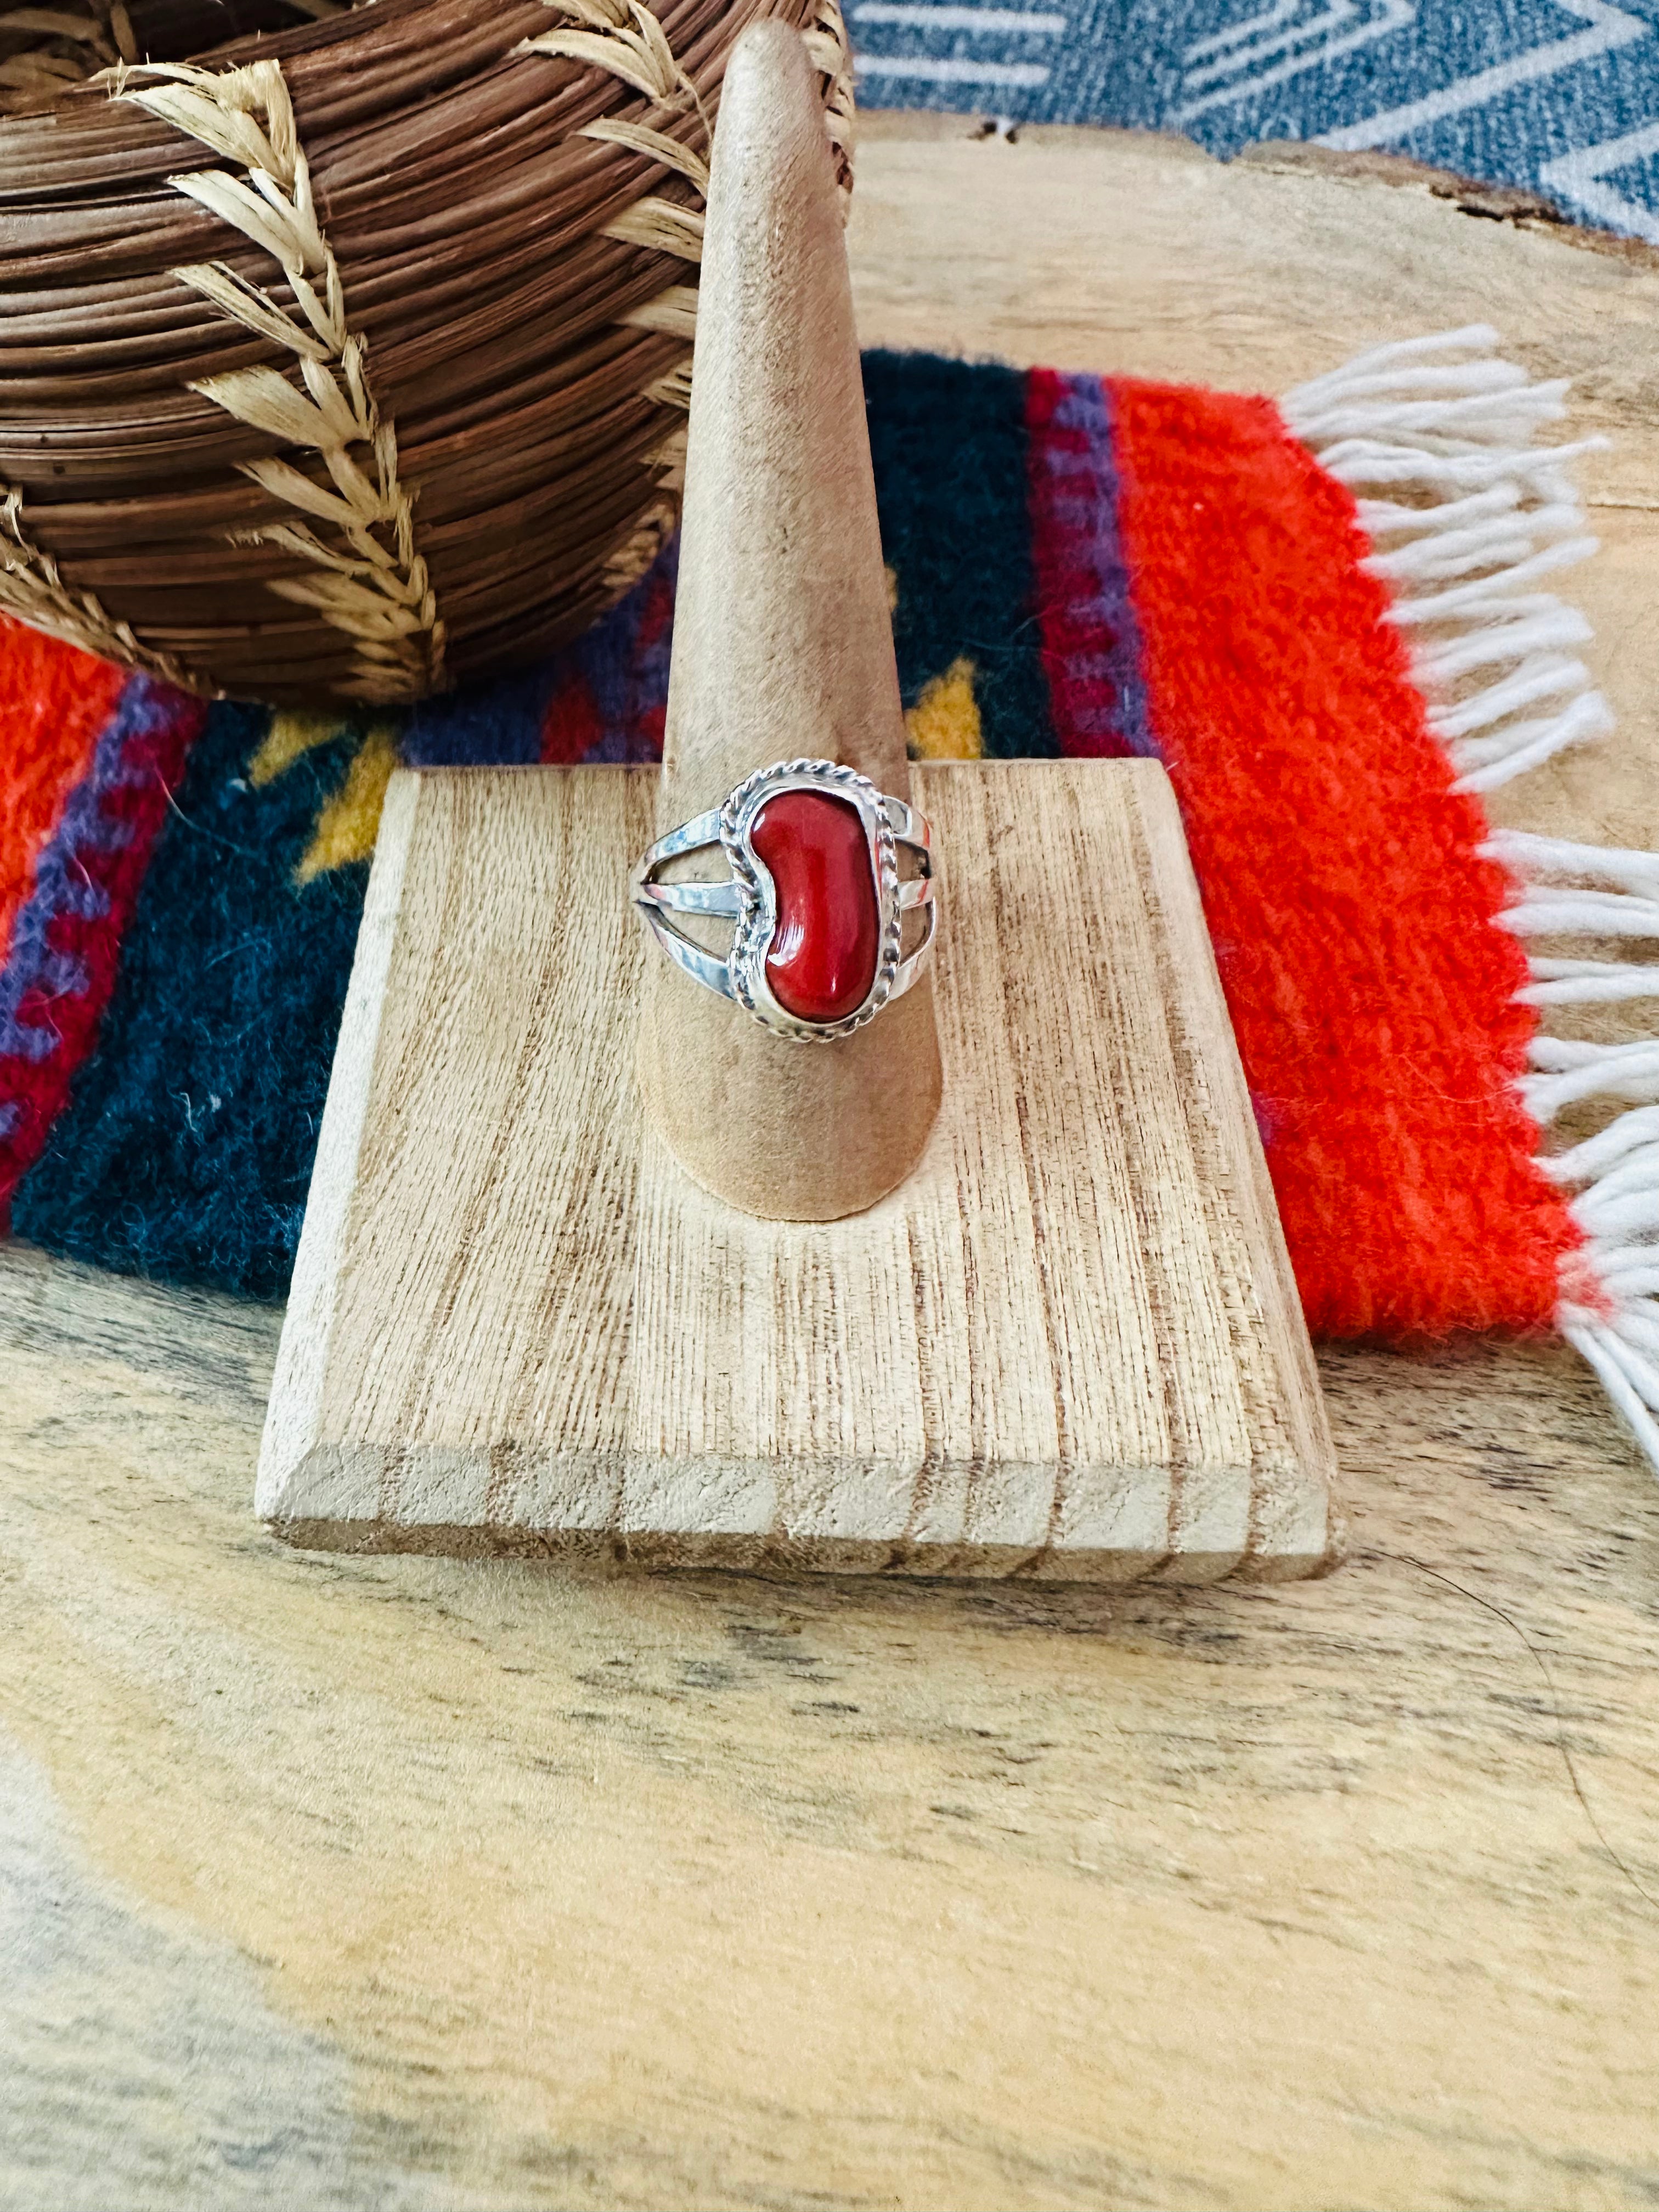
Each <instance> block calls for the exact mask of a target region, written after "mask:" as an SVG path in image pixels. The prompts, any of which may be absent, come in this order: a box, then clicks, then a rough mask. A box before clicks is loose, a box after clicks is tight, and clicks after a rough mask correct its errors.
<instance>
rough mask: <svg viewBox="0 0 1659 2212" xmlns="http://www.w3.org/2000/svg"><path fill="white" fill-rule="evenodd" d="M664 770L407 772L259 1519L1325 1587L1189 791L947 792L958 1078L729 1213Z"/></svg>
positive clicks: (1277, 1248)
mask: <svg viewBox="0 0 1659 2212" xmlns="http://www.w3.org/2000/svg"><path fill="white" fill-rule="evenodd" d="M653 783H654V778H653V774H652V772H651V771H649V770H633V771H628V770H621V769H571V770H541V769H505V770H486V769H456V770H448V771H436V772H429V773H427V774H424V775H420V776H415V775H404V776H402V777H400V778H399V779H398V780H397V781H396V783H395V784H394V787H393V791H392V796H391V803H390V804H389V805H388V809H387V814H386V822H385V824H384V825H383V828H382V832H381V840H382V842H381V847H380V856H379V858H378V859H377V861H376V864H375V875H374V880H373V882H372V884H371V888H370V895H369V901H368V915H367V918H366V921H365V936H364V945H365V951H364V954H363V957H362V963H361V966H360V971H359V974H358V975H357V976H356V977H355V978H354V982H353V987H352V991H351V994H350V1000H349V1005H348V1008H347V1013H346V1020H345V1025H344V1033H343V1048H342V1052H341V1055H340V1058H339V1060H338V1062H337V1074H336V1079H335V1087H334V1090H333V1091H332V1092H331V1097H330V1103H329V1108H328V1112H327V1114H326V1115H325V1121H324V1127H323V1133H322V1139H321V1144H320V1146H319V1155H318V1166H317V1171H316V1175H315V1177H314V1180H313V1188H312V1197H311V1203H310V1210H309V1212H308V1215H307V1231H306V1237H305V1241H304V1243H302V1245H301V1254H300V1261H299V1265H298V1267H297V1270H296V1273H295V1295H294V1301H293V1305H292V1308H291V1310H290V1314H289V1324H288V1332H287V1336H286V1338H285V1348H284V1353H283V1364H282V1365H281V1367H280V1368H279V1370H278V1376H277V1383H276V1389H275V1390H274V1392H273V1396H272V1403H271V1413H270V1427H269V1434H268V1439H267V1446H266V1452H265V1457H264V1464H263V1467H262V1471H261V1476H260V1485H259V1510H260V1512H261V1513H262V1514H263V1515H264V1517H265V1518H266V1519H268V1520H270V1521H272V1522H275V1523H276V1524H277V1525H278V1526H279V1527H281V1528H283V1529H284V1530H285V1531H286V1532H287V1533H289V1534H290V1535H291V1536H292V1537H293V1539H294V1541H296V1542H301V1543H321V1544H326V1545H346V1546H350V1547H361V1546H364V1545H375V1546H380V1545H386V1546H392V1547H398V1546H410V1547H422V1548H431V1547H440V1548H442V1547H448V1548H455V1549H460V1550H478V1549H489V1548H498V1549H508V1550H511V1549H523V1548H526V1547H530V1548H538V1549H544V1550H555V1549H563V1550H568V1549H570V1548H572V1547H574V1548H576V1549H580V1550H592V1549H593V1548H594V1547H596V1546H599V1545H612V1544H614V1545H617V1546H619V1547H623V1548H625V1549H626V1550H627V1551H628V1552H629V1553H630V1554H631V1555H632V1556H634V1557H635V1558H636V1559H651V1560H654V1561H659V1562H660V1563H662V1564H665V1565H692V1564H696V1563H702V1564H718V1565H735V1566H757V1565H786V1564H788V1565H800V1566H805V1567H810V1568H817V1569H824V1570H829V1571H866V1572H867V1571H877V1570H879V1571H892V1572H907V1573H927V1574H940V1573H966V1574H987V1573H1009V1572H1020V1573H1024V1574H1034V1575H1037V1576H1050V1575H1059V1576H1087V1577H1104V1578H1107V1579H1118V1578H1121V1577H1124V1576H1126V1575H1130V1574H1135V1573H1142V1572H1147V1571H1157V1572H1162V1573H1164V1574H1167V1575H1170V1576H1172V1577H1179V1578H1182V1579H1186V1580H1201V1579H1208V1578H1210V1577H1214V1576H1216V1575H1218V1574H1221V1573H1225V1572H1228V1571H1235V1570H1237V1571H1244V1572H1248V1573H1251V1574H1255V1575H1258V1576H1279V1575H1284V1574H1286V1573H1297V1572H1302V1573H1305V1572H1308V1571H1312V1570H1316V1569H1317V1568H1318V1567H1320V1566H1321V1565H1323V1564H1324V1562H1325V1559H1326V1557H1327V1554H1328V1549H1329V1544H1328V1487H1329V1480H1330V1472H1331V1462H1330V1445H1329V1439H1328V1434H1327V1432H1326V1430H1325V1425H1324V1418H1323V1414H1322V1412H1321V1410H1320V1407H1319V1400H1318V1385H1317V1381H1316V1376H1315V1374H1314V1370H1313V1365H1312V1358H1311V1354H1310V1352H1309V1349H1308V1344H1307V1338H1306V1333H1305V1331H1304V1328H1303V1326H1302V1322H1301V1316H1300V1310H1299V1308H1298V1306H1297V1300H1296V1288H1295V1284H1294V1282H1293V1280H1292V1279H1291V1273H1290V1268H1289V1265H1288V1262H1287V1261H1286V1259H1285V1252H1284V1245H1283V1240H1282V1238H1281V1237H1280V1235H1279V1227H1278V1220H1277V1216H1276V1214H1275V1212H1274V1210H1273V1194H1272V1189H1271V1186H1270V1185H1269V1183H1268V1181H1267V1170H1266V1167H1265V1164H1264V1163H1263V1161H1262V1158H1261V1145H1260V1141H1259V1139H1258V1138H1257V1135H1256V1130H1255V1120H1254V1117H1253V1115H1252V1114H1251V1112H1250V1106H1249V1097H1248V1094H1247V1092H1246V1091H1245V1088H1244V1083H1243V1074H1242V1073H1241V1071H1240V1069H1239V1066H1238V1060H1237V1051H1236V1049H1235V1048H1234V1045H1233V1042H1232V1036H1231V1030H1230V1029H1229V1027H1228V1024H1227V1018H1226V1012H1225V1006H1224V1004H1223V1001H1222V997H1221V991H1220V986H1219V983H1218V980H1217V977H1216V974H1215V969H1214V963H1213V962H1212V959H1211V957H1210V951H1209V945H1208V940H1207V939H1206V935H1205V933H1204V927H1203V921H1202V916H1201V912H1200V906H1199V900H1198V890H1197V886H1196V884H1194V880H1193V876H1192V871H1191V868H1190V866H1189V865H1188V860H1187V856H1186V848H1185V843H1184V841H1183V839H1182V832H1181V825H1180V820H1179V817H1178V815H1177V813H1176V806H1175V801H1174V798H1173V795H1172V794H1171V793H1170V787H1169V783H1168V779H1167V778H1166V777H1165V775H1164V771H1163V770H1162V769H1161V768H1159V767H1158V765H1157V764H1156V763H1150V762H1121V761H1118V762H1111V761H1107V762H1073V763H1054V762H1033V763H1001V764H972V765H969V764H952V765H945V764H939V763H935V764H932V765H929V766H926V767H921V768H919V769H917V772H916V777H915V784H916V791H917V797H918V802H919V803H920V804H921V805H922V806H923V808H924V809H925V810H926V811H927V812H928V813H929V814H930V816H931V817H932V818H933V823H934V828H935V831H936V835H937V840H938V846H937V858H938V864H939V880H940V896H941V901H942V903H943V906H944V911H945V917H946V919H945V925H944V928H943V933H942V937H941V951H940V955H939V960H938V963H937V995H938V999H939V1006H940V1008H941V1024H942V1028H943V1030H944V1031H945V1036H946V1038H947V1044H946V1054H945V1077H946V1080H945V1106H944V1109H943V1110H942V1113H941V1115H940V1120H939V1123H938V1125H937V1126H936V1127H935V1129H934V1132H933V1138H932V1139H931V1141H930V1143H929V1145H928V1147H927V1152H925V1154H924V1156H923V1158H922V1161H921V1164H920V1165H919V1166H918V1168H917V1170H915V1173H914V1174H913V1175H912V1176H911V1177H910V1178H909V1179H908V1181H907V1182H905V1183H904V1184H903V1185H902V1187H901V1188H900V1189H899V1190H898V1191H896V1192H895V1193H894V1194H892V1196H891V1197H890V1198H888V1199H886V1200H883V1201H882V1202H881V1203H880V1204H879V1205H878V1206H874V1207H872V1209H871V1210H870V1211H868V1212H865V1213H861V1214H859V1215H856V1216H854V1217H852V1218H848V1219H844V1220H841V1221H836V1222H828V1223H811V1222H770V1221H763V1220H761V1219H758V1218H756V1217H754V1216H752V1215H749V1214H744V1213H740V1212H737V1211H736V1210H735V1209H734V1208H732V1207H730V1206H725V1205H723V1204H721V1203H720V1201H719V1200H714V1199H712V1198H710V1197H709V1196H708V1194H707V1193H705V1192H704V1191H703V1190H702V1189H701V1188H699V1186H697V1185H696V1184H695V1183H693V1182H691V1180H690V1177H689V1176H686V1174H685V1173H684V1170H682V1169H681V1168H680V1167H679V1165H678V1163H677V1162H676V1161H675V1159H674V1158H673V1157H672V1156H671V1153H670V1152H669V1151H668V1148H667V1146H666V1145H665V1143H664V1142H662V1141H661V1139H660V1138H659V1136H658V1134H657V1133H656V1132H655V1131H654V1130H653V1129H652V1128H651V1127H649V1125H648V1123H647V1121H646V1119H645V1117H644V1115H643V1114H642V1110H641V1104H640V1101H639V1098H638V1097H637V1094H636V1093H635V1089H634V1087H633V1084H632V1081H631V1066H632V1054H633V1047H634V1038H635V1022H636V1018H637V1007H638V1003H639V994H640V987H641V973H642V970H643V967H644V962H645V959H646V958H647V957H650V956H649V955H648V953H647V946H646V941H645V939H644V936H643V933H642V932H641V931H640V929H639V927H638V925H637V922H636V921H635V918H634V917H633V915H631V913H630V912H629V907H628V903H627V895H626V885H627V871H628V866H629V861H630V859H631V857H632V855H633V854H634V853H635V851H636V850H638V849H639V848H641V846H642V845H643V843H644V842H647V839H648V836H649V834H650V833H649V831H648V830H647V829H646V827H645V826H644V825H645V823H646V821H647V818H648V814H649V810H650V807H651V805H652V801H653ZM792 1049H793V1048H792Z"/></svg>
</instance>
